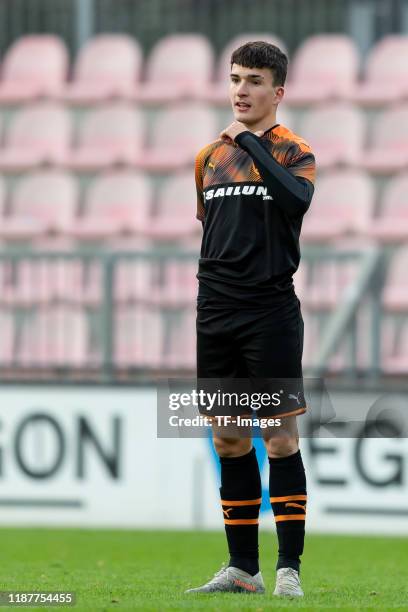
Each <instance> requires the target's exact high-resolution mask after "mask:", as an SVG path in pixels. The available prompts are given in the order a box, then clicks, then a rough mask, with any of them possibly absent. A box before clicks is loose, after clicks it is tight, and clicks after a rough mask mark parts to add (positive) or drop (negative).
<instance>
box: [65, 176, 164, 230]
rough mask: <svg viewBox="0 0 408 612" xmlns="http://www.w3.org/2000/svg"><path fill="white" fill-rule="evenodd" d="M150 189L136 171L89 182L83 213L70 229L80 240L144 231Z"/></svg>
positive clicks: (147, 183)
mask: <svg viewBox="0 0 408 612" xmlns="http://www.w3.org/2000/svg"><path fill="white" fill-rule="evenodd" d="M151 206H152V186H151V182H150V181H149V180H148V178H147V177H146V176H145V175H143V174H139V173H137V172H129V171H128V172H116V173H111V174H106V175H105V176H101V177H100V178H98V179H95V181H94V182H93V183H92V185H91V187H90V188H89V191H88V193H87V196H86V203H85V214H84V216H83V217H82V218H81V219H79V220H78V222H77V223H76V225H75V227H74V228H73V235H74V236H76V237H77V238H80V239H82V240H99V239H101V238H110V237H111V238H112V237H114V236H117V235H120V234H132V233H135V232H143V231H145V229H146V228H147V227H148V225H149V219H150V214H151Z"/></svg>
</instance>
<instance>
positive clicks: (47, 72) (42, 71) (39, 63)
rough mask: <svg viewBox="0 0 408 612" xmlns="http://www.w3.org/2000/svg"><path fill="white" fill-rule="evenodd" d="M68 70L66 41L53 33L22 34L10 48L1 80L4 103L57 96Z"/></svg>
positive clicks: (1, 94)
mask: <svg viewBox="0 0 408 612" xmlns="http://www.w3.org/2000/svg"><path fill="white" fill-rule="evenodd" d="M67 71H68V52H67V49H66V47H65V44H64V42H63V41H62V40H61V39H60V38H58V37H57V36H53V35H48V34H47V35H32V36H23V37H21V38H19V39H18V40H17V41H16V42H15V43H14V44H13V45H12V46H11V47H10V49H9V50H8V51H7V53H6V56H5V58H4V62H3V68H2V80H1V83H0V104H12V103H16V102H23V101H24V102H25V101H27V100H32V99H34V98H38V97H41V96H45V97H52V96H57V95H59V94H60V92H61V91H62V88H63V85H64V82H65V79H66V77H67Z"/></svg>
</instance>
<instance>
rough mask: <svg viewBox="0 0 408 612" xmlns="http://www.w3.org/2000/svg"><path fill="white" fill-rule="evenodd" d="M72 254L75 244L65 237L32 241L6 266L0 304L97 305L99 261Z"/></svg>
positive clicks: (100, 287)
mask: <svg viewBox="0 0 408 612" xmlns="http://www.w3.org/2000/svg"><path fill="white" fill-rule="evenodd" d="M40 254H41V255H40ZM42 254H44V257H42ZM59 254H61V257H60V256H59ZM74 254H78V253H77V249H76V248H75V244H74V243H73V241H71V240H69V239H68V238H67V237H65V236H64V237H59V238H57V239H55V238H54V239H52V240H49V239H38V240H37V241H33V244H32V247H31V249H30V250H29V251H27V252H26V253H25V257H23V258H22V259H21V260H20V259H19V260H17V262H16V263H15V264H13V265H10V264H8V271H9V274H7V282H6V283H5V284H4V287H3V291H2V294H1V295H0V302H2V303H6V304H8V305H12V306H27V305H39V304H42V305H49V304H54V303H64V304H77V305H87V306H91V305H92V306H94V305H95V304H100V302H101V300H102V295H103V269H102V262H101V259H100V258H99V257H96V258H92V257H90V256H88V257H87V256H84V255H83V254H82V255H81V256H80V257H79V256H78V257H73V255H74ZM6 265H7V264H6Z"/></svg>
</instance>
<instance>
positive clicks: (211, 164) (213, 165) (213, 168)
mask: <svg viewBox="0 0 408 612" xmlns="http://www.w3.org/2000/svg"><path fill="white" fill-rule="evenodd" d="M208 167H209V168H211V169H212V170H215V164H213V163H212V162H210V163H209V164H208Z"/></svg>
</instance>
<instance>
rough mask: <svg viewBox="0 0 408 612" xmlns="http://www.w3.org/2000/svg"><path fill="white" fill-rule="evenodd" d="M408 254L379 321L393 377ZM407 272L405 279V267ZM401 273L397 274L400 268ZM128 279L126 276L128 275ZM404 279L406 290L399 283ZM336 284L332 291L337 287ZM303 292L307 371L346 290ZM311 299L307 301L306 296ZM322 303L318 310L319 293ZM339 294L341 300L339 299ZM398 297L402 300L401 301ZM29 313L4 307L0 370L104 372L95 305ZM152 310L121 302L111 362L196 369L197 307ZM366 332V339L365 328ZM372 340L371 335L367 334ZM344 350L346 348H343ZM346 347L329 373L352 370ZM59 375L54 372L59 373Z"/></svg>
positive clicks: (363, 357) (363, 325)
mask: <svg viewBox="0 0 408 612" xmlns="http://www.w3.org/2000/svg"><path fill="white" fill-rule="evenodd" d="M407 258H408V252H407V250H406V249H405V253H404V254H403V255H401V256H400V257H399V258H398V263H397V264H396V265H395V266H394V268H393V270H392V273H391V274H390V276H389V278H390V279H391V278H392V277H394V282H391V280H390V281H389V282H388V283H387V285H386V288H385V291H384V294H383V307H384V316H383V317H382V321H381V364H380V365H381V369H382V370H383V372H385V373H389V374H401V373H405V374H406V373H408V353H407V350H406V347H407V346H408V344H407V342H408V326H407V325H406V321H405V324H404V320H403V319H401V317H400V318H398V317H395V315H398V314H401V312H403V311H402V309H404V311H405V312H406V309H407V306H408V299H407V297H408V285H407V282H406V274H405V271H406V266H407V263H408V259H407ZM402 266H404V270H403V272H404V274H402V273H401V267H402ZM398 268H399V269H398ZM336 274H337V276H338V277H339V278H341V276H342V274H341V273H340V274H339V273H338V272H336V269H335V267H334V266H333V267H332V270H331V274H325V277H326V278H328V277H331V278H332V279H334V278H335V276H336ZM123 278H125V277H123ZM401 279H402V280H403V283H404V284H401ZM334 286H335V285H333V287H334ZM296 287H297V294H298V296H299V297H300V298H301V300H302V315H303V319H304V321H305V345H304V360H303V361H304V367H305V368H308V367H310V366H311V365H312V364H313V358H314V355H315V353H316V349H317V347H318V346H319V340H320V338H321V331H322V320H321V319H322V313H323V314H324V313H325V312H326V313H328V312H330V310H332V309H333V308H334V306H335V305H338V304H339V303H340V301H341V300H342V299H346V296H345V295H344V287H343V289H341V288H340V284H339V285H337V287H336V290H335V291H333V293H332V294H331V297H332V298H333V301H334V299H337V302H336V304H333V303H332V304H331V305H330V306H329V304H328V301H327V293H326V291H325V287H323V285H319V286H313V285H311V286H310V287H307V288H306V290H304V293H302V291H301V289H300V285H299V284H297V285H296ZM309 291H311V292H312V293H311V295H312V296H313V297H312V299H311V300H309V299H307V295H308V292H309ZM318 292H319V293H320V296H321V298H322V304H321V305H320V306H319V305H318V301H317V299H316V298H317V293H318ZM336 296H337V297H336ZM395 298H397V299H395ZM21 306H23V308H21V307H20V308H16V307H15V305H14V306H13V308H12V309H11V308H10V307H8V305H6V304H1V305H0V326H1V329H2V342H1V344H0V366H1V367H2V368H4V367H7V366H9V367H12V368H13V367H14V368H15V367H16V366H17V367H24V368H48V369H49V370H51V371H52V370H53V369H54V370H55V368H58V367H68V368H70V367H71V368H72V367H74V368H85V367H90V368H98V367H100V365H101V364H102V359H103V343H102V338H103V332H102V325H103V324H104V323H105V321H104V319H103V317H100V316H95V314H98V312H99V310H97V311H95V310H94V308H93V306H95V305H89V304H88V305H87V306H86V308H84V307H83V306H81V305H78V304H74V303H72V304H67V303H65V302H64V303H59V304H55V303H48V304H47V303H42V302H41V303H40V304H35V303H30V304H28V305H27V304H25V305H24V304H22V305H21ZM183 306H184V307H183V308H180V303H178V304H169V303H167V302H166V303H165V304H158V303H152V304H148V303H146V302H143V301H141V300H137V301H136V302H133V301H131V302H128V303H126V302H123V303H122V302H121V301H117V302H116V303H115V308H114V315H113V328H112V332H113V354H112V356H110V359H111V361H112V363H113V364H114V365H115V366H116V367H119V368H126V367H128V368H129V367H130V368H134V369H139V370H140V369H142V370H143V369H144V368H147V369H152V368H153V369H155V370H157V371H160V370H166V369H175V370H180V369H188V370H193V369H194V367H195V309H194V308H193V306H192V303H191V302H189V303H185V304H184V305H183ZM362 329H363V330H364V333H361V330H362ZM358 330H359V333H360V336H361V337H365V338H367V337H368V335H370V320H369V318H368V317H367V316H365V315H364V313H363V317H362V318H361V317H360V320H359V323H358ZM367 334H368V335H367ZM345 348H346V350H344V349H345ZM346 351H347V347H343V346H341V347H340V349H339V350H338V352H337V354H336V355H334V357H333V358H331V360H330V362H329V366H328V367H329V370H331V371H339V370H342V369H344V368H346V369H347V367H350V362H349V361H348V359H347V352H346ZM370 359H371V356H370V353H369V343H367V342H361V343H358V354H357V363H356V365H357V367H358V368H360V369H361V370H364V369H367V368H369V367H370V366H371V363H370ZM54 373H55V372H54Z"/></svg>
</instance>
